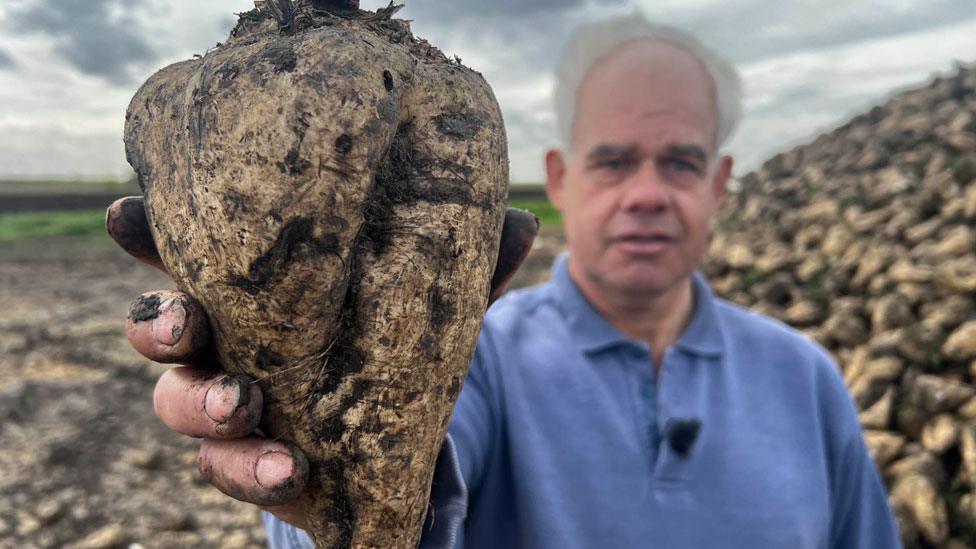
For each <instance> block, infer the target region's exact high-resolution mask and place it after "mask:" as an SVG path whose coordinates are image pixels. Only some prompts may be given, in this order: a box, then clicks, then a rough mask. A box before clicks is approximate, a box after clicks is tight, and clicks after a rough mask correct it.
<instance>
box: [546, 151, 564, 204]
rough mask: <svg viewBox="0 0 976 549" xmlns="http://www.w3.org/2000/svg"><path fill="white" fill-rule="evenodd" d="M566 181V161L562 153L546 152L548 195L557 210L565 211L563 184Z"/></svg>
mask: <svg viewBox="0 0 976 549" xmlns="http://www.w3.org/2000/svg"><path fill="white" fill-rule="evenodd" d="M565 179H566V159H565V157H564V156H563V153H562V151H560V150H558V149H549V150H548V151H546V195H548V196H549V202H551V203H552V205H553V206H555V207H556V209H557V210H560V211H561V210H562V209H563V184H564V182H565Z"/></svg>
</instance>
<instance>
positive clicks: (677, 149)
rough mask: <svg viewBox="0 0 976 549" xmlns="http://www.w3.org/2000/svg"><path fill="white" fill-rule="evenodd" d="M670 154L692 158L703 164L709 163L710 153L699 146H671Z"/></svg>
mask: <svg viewBox="0 0 976 549" xmlns="http://www.w3.org/2000/svg"><path fill="white" fill-rule="evenodd" d="M668 153H669V154H671V155H673V156H686V157H691V158H694V159H695V160H698V161H699V162H701V163H703V164H704V163H707V162H708V153H707V152H705V149H703V148H702V147H700V146H698V145H671V146H670V147H668Z"/></svg>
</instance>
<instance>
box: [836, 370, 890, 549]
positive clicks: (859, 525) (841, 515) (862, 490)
mask: <svg viewBox="0 0 976 549" xmlns="http://www.w3.org/2000/svg"><path fill="white" fill-rule="evenodd" d="M823 354H824V355H825V360H826V362H827V366H826V368H825V371H827V372H828V379H827V383H826V384H825V385H826V387H827V391H828V394H827V396H826V398H825V399H824V400H823V401H822V402H824V404H825V405H826V406H827V408H828V409H829V413H828V415H827V418H828V421H827V423H828V425H829V430H830V432H831V433H832V435H833V436H832V437H831V438H833V441H832V444H831V445H832V446H833V447H834V448H835V449H836V450H835V452H833V453H834V458H833V460H832V461H833V463H834V465H833V467H832V471H831V479H830V482H831V487H832V497H831V501H832V505H831V508H832V513H831V521H830V524H831V528H830V547H831V548H832V549H845V548H848V547H857V548H859V549H898V548H901V547H902V544H901V539H900V535H899V532H898V526H897V523H896V522H895V518H894V515H893V514H892V512H891V506H890V505H889V504H888V494H887V491H886V490H885V486H884V483H883V482H882V480H881V475H880V473H879V472H878V468H877V466H876V465H875V463H874V460H873V459H872V458H871V453H870V452H869V450H868V447H867V444H865V442H864V437H863V435H862V432H861V422H860V420H859V419H858V416H857V408H856V407H855V405H854V401H853V400H852V399H851V396H850V392H849V391H848V390H847V385H846V384H845V383H844V380H843V378H842V377H841V375H840V373H839V372H840V370H839V369H838V368H837V365H836V364H835V363H834V361H833V359H832V358H829V356H827V355H826V351H824V353H823Z"/></svg>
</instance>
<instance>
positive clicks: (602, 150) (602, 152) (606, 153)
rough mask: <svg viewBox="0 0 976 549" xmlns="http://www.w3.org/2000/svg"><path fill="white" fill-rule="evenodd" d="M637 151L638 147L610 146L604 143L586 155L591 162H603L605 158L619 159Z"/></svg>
mask: <svg viewBox="0 0 976 549" xmlns="http://www.w3.org/2000/svg"><path fill="white" fill-rule="evenodd" d="M636 150H637V145H610V144H607V143H603V144H600V145H597V146H596V147H594V148H593V150H591V151H590V152H589V154H587V155H586V158H587V159H589V160H590V161H591V162H592V161H595V160H602V159H604V158H617V157H620V156H626V155H628V154H632V153H634V152H635V151H636Z"/></svg>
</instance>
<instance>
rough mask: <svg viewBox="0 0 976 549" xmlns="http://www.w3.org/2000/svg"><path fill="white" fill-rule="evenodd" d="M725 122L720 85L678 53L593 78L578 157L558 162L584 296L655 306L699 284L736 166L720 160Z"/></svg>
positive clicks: (636, 48) (649, 46) (581, 106)
mask: <svg viewBox="0 0 976 549" xmlns="http://www.w3.org/2000/svg"><path fill="white" fill-rule="evenodd" d="M716 120H717V116H716V113H715V107H714V100H713V85H712V83H711V80H710V78H709V77H708V76H707V73H705V71H704V69H703V68H702V67H701V65H700V63H699V62H698V61H696V60H695V59H694V58H693V57H691V56H690V55H689V54H687V53H685V52H683V51H682V50H680V49H677V48H675V47H673V46H671V45H668V44H664V43H660V42H646V41H645V42H636V43H632V44H628V45H626V46H624V47H623V48H620V49H618V50H617V51H615V52H614V53H612V54H611V55H610V56H609V57H608V58H606V59H604V60H602V61H598V62H597V63H596V64H595V65H594V66H593V67H592V68H591V69H590V71H589V73H588V74H587V76H586V77H585V78H584V81H583V83H582V84H581V86H580V90H579V93H578V96H577V104H576V120H575V125H574V130H573V143H572V152H571V154H570V155H569V157H568V158H567V157H566V156H565V155H564V154H563V153H561V152H559V151H550V152H549V154H548V155H547V157H546V169H547V190H548V192H549V197H550V200H552V202H553V203H554V204H555V206H556V207H557V208H558V209H559V210H561V211H562V213H563V223H564V225H565V229H566V238H567V242H568V246H569V250H570V272H571V273H572V274H573V278H574V279H575V280H576V281H577V283H578V284H581V285H583V286H584V289H587V290H591V291H596V292H600V293H601V294H602V295H607V296H608V297H609V295H610V294H612V295H617V296H621V295H623V296H633V297H641V296H653V295H660V294H662V293H665V292H668V291H669V290H671V289H674V288H676V287H677V286H678V285H679V284H681V283H682V282H683V281H685V280H687V279H688V277H689V276H690V274H691V272H692V271H693V270H694V269H695V267H696V266H697V265H698V263H699V261H700V260H701V257H702V255H703V254H704V252H705V250H706V249H707V247H708V241H709V238H710V232H711V225H712V219H713V217H714V216H715V214H716V212H717V211H718V208H719V206H720V205H721V202H722V199H723V197H724V195H725V184H726V181H727V180H728V177H729V173H730V171H731V167H732V160H731V158H728V157H723V158H718V157H717V153H716V151H715V133H716ZM608 293H609V294H608Z"/></svg>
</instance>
